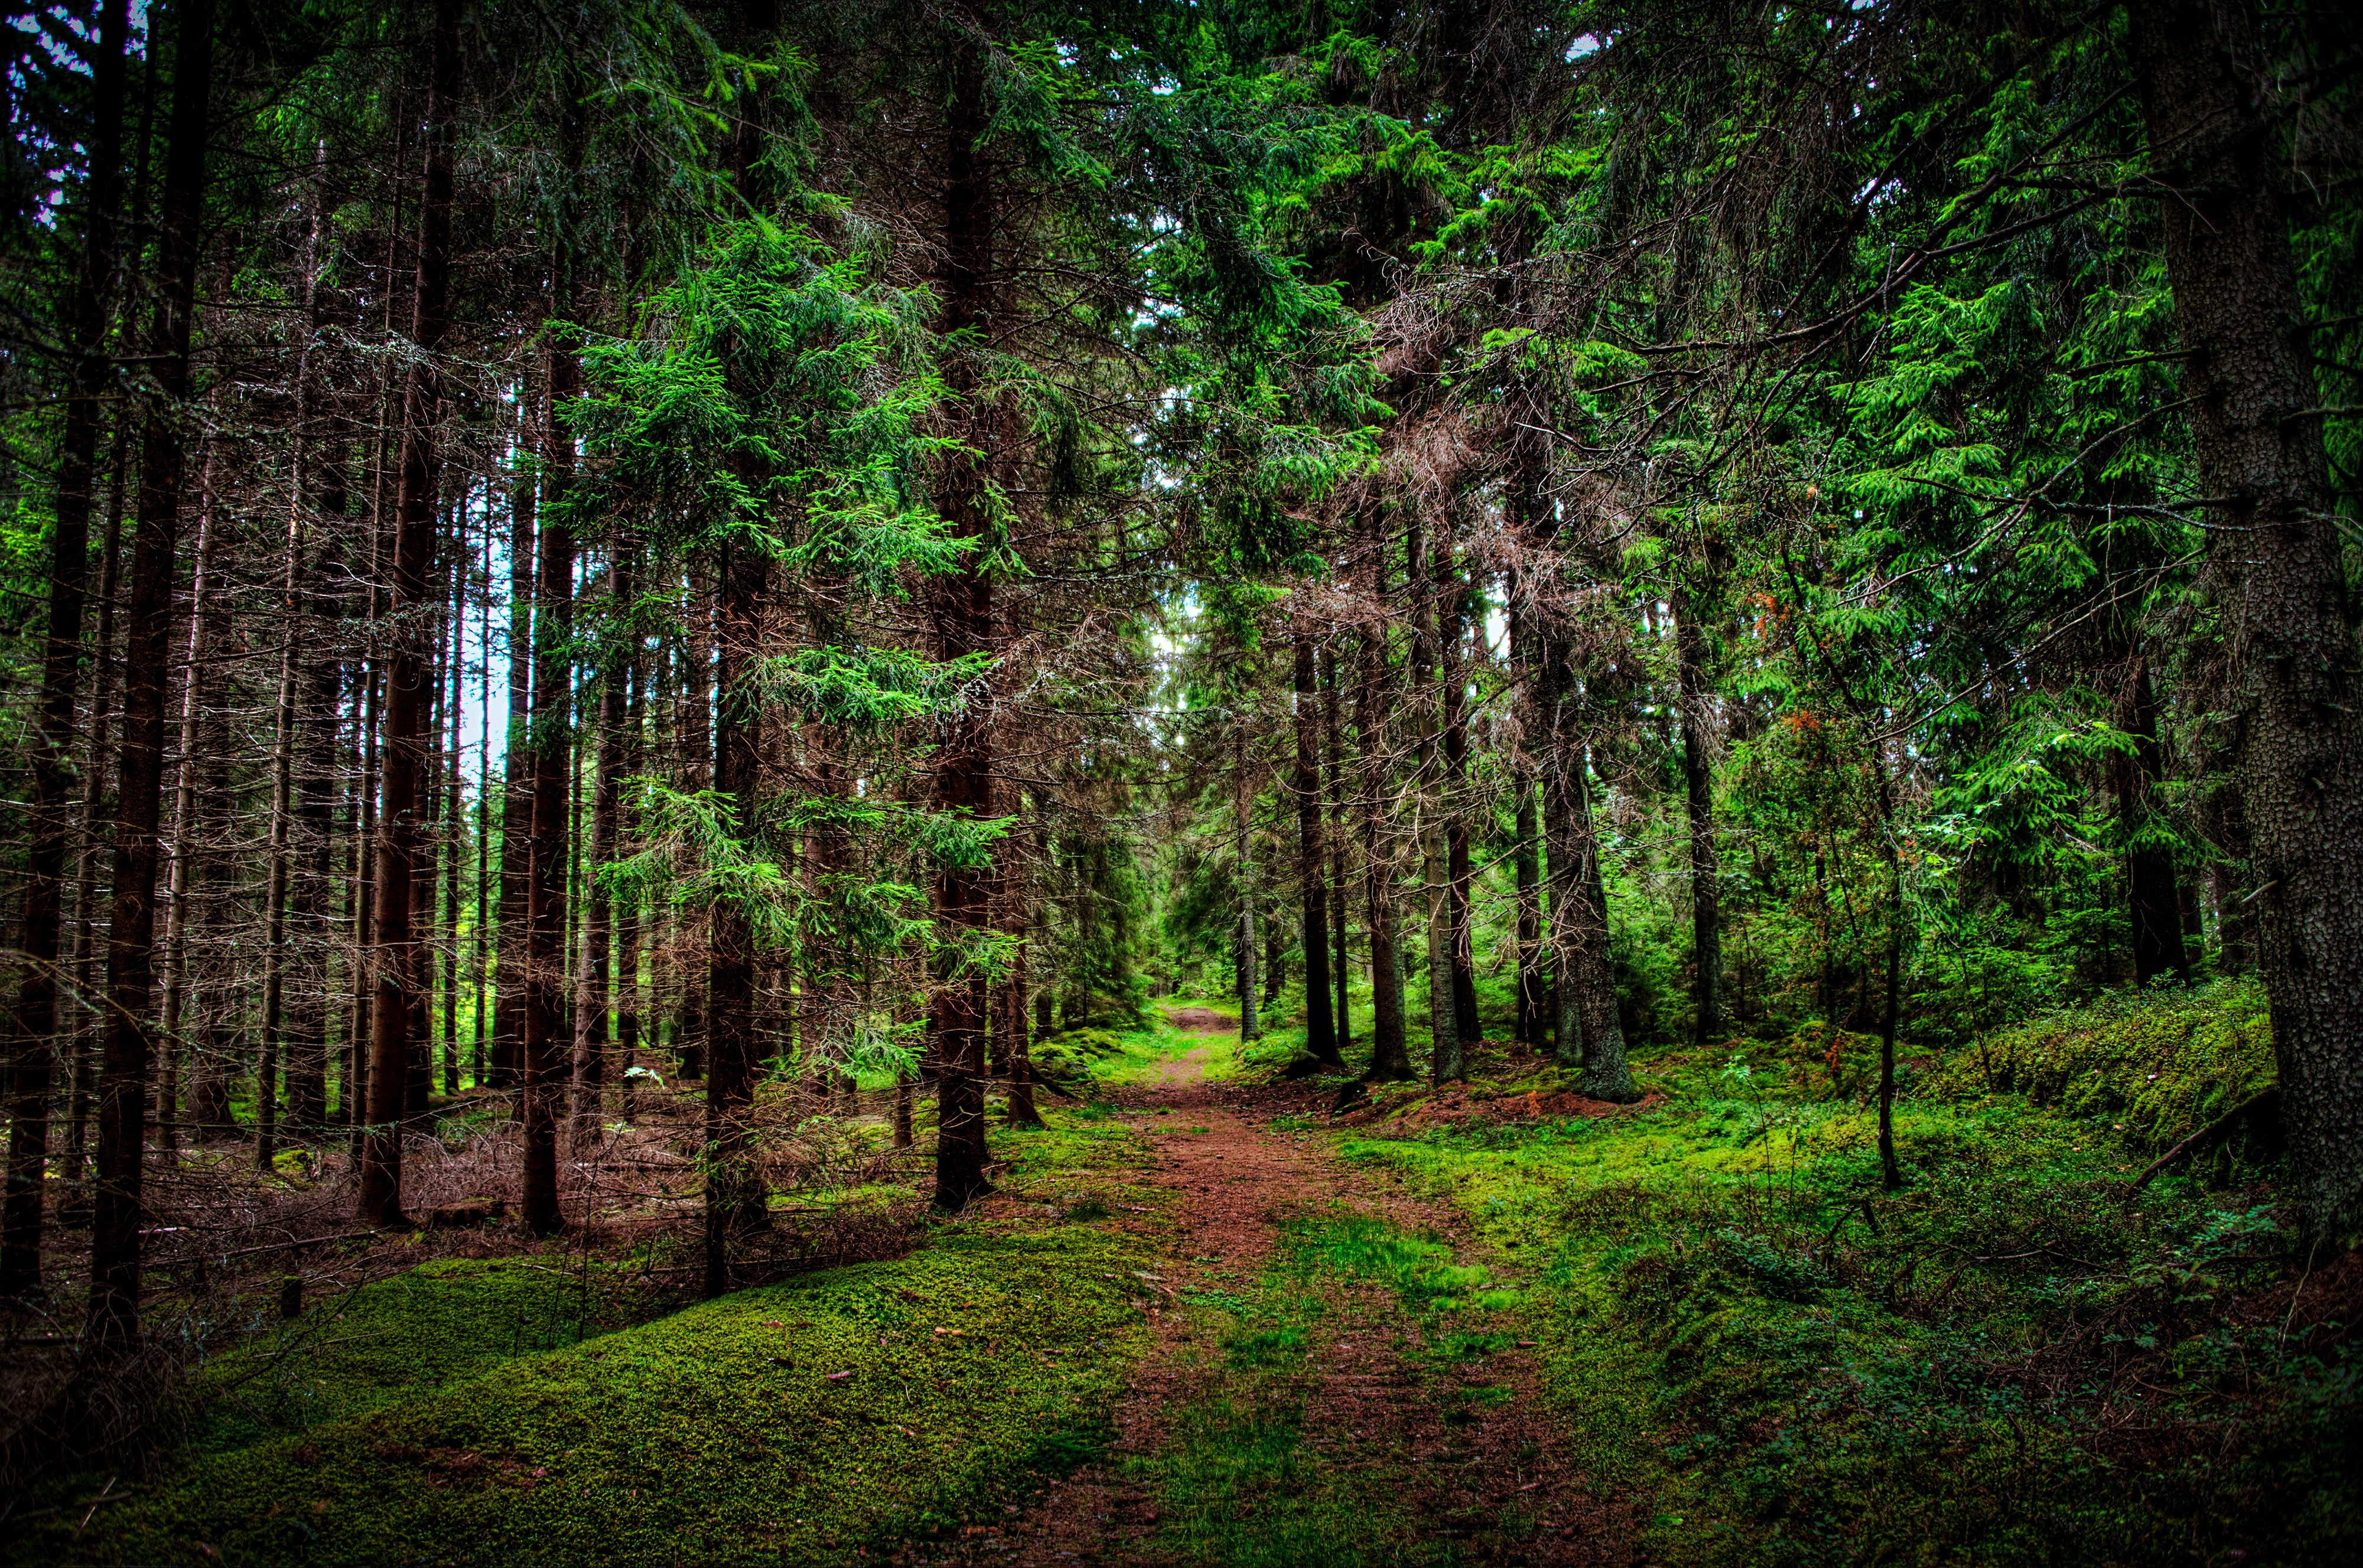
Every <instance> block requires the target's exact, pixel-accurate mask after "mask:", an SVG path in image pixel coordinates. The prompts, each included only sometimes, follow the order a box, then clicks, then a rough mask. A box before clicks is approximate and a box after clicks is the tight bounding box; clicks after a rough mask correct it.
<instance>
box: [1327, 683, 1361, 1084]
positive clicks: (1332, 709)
mask: <svg viewBox="0 0 2363 1568" xmlns="http://www.w3.org/2000/svg"><path fill="white" fill-rule="evenodd" d="M1321 662H1322V665H1323V667H1324V670H1323V680H1322V686H1323V692H1322V699H1321V724H1322V731H1323V734H1324V736H1325V738H1326V748H1325V755H1326V756H1327V758H1328V763H1327V767H1328V784H1329V826H1330V833H1329V864H1328V866H1327V867H1326V871H1327V875H1328V878H1329V900H1328V901H1329V907H1330V909H1331V910H1332V911H1335V912H1336V916H1337V918H1336V921H1335V922H1334V924H1335V928H1336V939H1335V945H1334V946H1333V948H1332V949H1331V952H1330V957H1331V959H1332V965H1331V967H1332V969H1333V970H1334V971H1335V983H1336V985H1337V1059H1338V1060H1339V1061H1340V1062H1341V1063H1342V1062H1343V1061H1344V1060H1345V1056H1346V1053H1347V1051H1348V1050H1349V1049H1350V1048H1352V1046H1353V1043H1354V1010H1353V1007H1352V992H1351V987H1352V984H1353V977H1354V972H1353V966H1352V964H1351V962H1350V948H1351V945H1352V944H1351V942H1350V941H1349V940H1348V939H1349V937H1350V936H1351V934H1352V933H1351V932H1350V931H1349V929H1348V927H1349V926H1350V925H1351V923H1352V921H1353V902H1354V900H1353V898H1352V896H1351V894H1350V893H1349V892H1348V881H1347V876H1346V845H1347V842H1348V840H1349V839H1350V838H1351V837H1352V833H1351V831H1350V829H1351V823H1350V820H1349V818H1348V813H1347V810H1346V789H1345V780H1346V761H1345V742H1344V738H1343V720H1342V716H1341V715H1340V713H1339V712H1338V710H1339V708H1341V707H1342V706H1343V705H1344V703H1343V700H1342V699H1341V697H1340V696H1339V690H1338V689H1339V686H1340V685H1341V680H1340V678H1339V676H1338V673H1337V652H1336V650H1335V649H1333V648H1325V649H1323V650H1322V654H1321Z"/></svg>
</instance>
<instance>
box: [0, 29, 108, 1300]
mask: <svg viewBox="0 0 2363 1568" xmlns="http://www.w3.org/2000/svg"><path fill="white" fill-rule="evenodd" d="M127 14H128V6H127V0H106V4H105V7H104V9H103V10H102V11H101V13H100V19H99V39H98V48H97V49H96V50H94V52H93V58H92V61H91V65H92V72H93V75H92V83H91V112H92V128H91V137H90V141H89V143H88V148H87V150H88V154H89V159H90V164H89V171H90V172H89V178H88V181H87V182H86V183H85V185H84V187H83V203H82V220H83V243H82V259H81V265H80V266H79V267H78V268H77V269H76V270H75V277H74V287H73V298H72V302H71V304H69V305H68V307H67V312H66V317H67V322H68V324H69V326H68V330H69V331H70V332H71V334H72V337H71V339H70V342H71V344H72V349H73V354H74V362H73V365H72V374H71V381H72V395H71V396H70V398H69V400H68V402H67V403H66V417H65V430H64V433H63V436H62V439H61V442H60V446H59V452H58V492H57V513H56V517H55V519H54V521H53V522H52V524H51V526H50V594H49V601H50V602H49V627H48V635H47V636H46V637H45V638H44V640H43V643H42V649H41V694H40V698H39V706H38V707H37V709H36V710H35V712H37V714H38V715H39V717H38V720H37V722H36V727H35V733H34V736H33V741H32V747H31V750H32V769H31V772H32V785H33V799H32V802H31V810H30V812H29V813H28V816H29V819H30V820H29V823H28V826H29V828H30V830H31V831H30V834H29V835H28V836H29V843H28V845H27V846H26V859H25V901H24V923H23V934H22V935H21V937H20V938H19V944H20V946H21V948H22V953H21V955H20V956H19V957H18V960H17V962H18V963H19V965H20V966H22V977H21V978H20V980H19V981H18V983H17V1016H16V1021H15V1022H16V1030H15V1035H16V1037H15V1039H14V1040H13V1041H12V1042H11V1045H12V1047H13V1049H12V1051H11V1057H12V1060H11V1063H10V1072H9V1106H8V1167H7V1187H6V1200H5V1203H0V1297H8V1296H18V1295H22V1294H24V1293H25V1292H27V1291H28V1290H30V1289H31V1288H32V1287H33V1286H35V1285H37V1284H39V1281H40V1274H41V1228H42V1219H43V1215H42V1204H43V1197H44V1192H43V1189H44V1187H45V1186H46V1184H47V1180H48V1165H49V1152H50V1060H51V1056H52V1054H53V1052H54V1049H55V1038H56V1035H57V1032H58V974H57V964H58V952H59V946H60V942H59V934H60V923H59V917H60V911H61V909H62V908H63V906H64V897H65V870H66V844H67V840H68V838H69V837H70V836H71V835H72V830H73V823H72V812H71V809H70V804H69V803H70V801H72V795H73V784H74V780H73V777H72V765H71V757H72V750H73V727H74V692H75V688H76V687H77V686H78V685H79V684H80V682H81V675H82V657H83V649H82V620H83V601H84V598H85V596H86V595H85V588H86V585H87V583H88V581H89V578H90V513H91V495H92V491H93V489H94V486H95V484H96V482H97V468H98V429H99V420H100V418H101V416H102V413H103V411H102V409H101V407H100V401H99V400H100V399H101V398H102V397H103V396H104V395H105V390H106V382H107V380H108V370H109V367H108V365H107V363H106V358H105V356H106V282H107V274H108V272H109V271H110V269H111V268H112V267H113V265H114V258H115V207H116V203H117V202H118V201H119V200H120V199H121V194H122V189H123V180H122V160H123V96H124V92H123V83H124V66H123V48H124V41H125V38H126V36H127V33H128V19H127ZM104 651H105V650H103V649H102V650H101V652H102V654H103V653H104Z"/></svg>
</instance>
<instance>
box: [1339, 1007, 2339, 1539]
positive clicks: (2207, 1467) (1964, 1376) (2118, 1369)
mask: <svg viewBox="0 0 2363 1568" xmlns="http://www.w3.org/2000/svg"><path fill="white" fill-rule="evenodd" d="M1829 1043H1830V1040H1829V1037H1827V1036H1821V1035H1817V1036H1816V1037H1815V1038H1814V1041H1813V1042H1811V1043H1810V1045H1808V1046H1801V1045H1800V1044H1799V1043H1797V1042H1796V1041H1795V1040H1792V1041H1785V1042H1781V1043H1777V1044H1763V1045H1755V1046H1750V1047H1747V1048H1746V1049H1745V1050H1744V1051H1743V1052H1742V1053H1741V1054H1740V1055H1739V1056H1738V1057H1737V1058H1736V1059H1735V1058H1734V1056H1733V1054H1732V1053H1731V1051H1730V1050H1728V1049H1725V1050H1724V1051H1721V1052H1717V1053H1703V1052H1676V1053H1668V1054H1663V1055H1658V1056H1657V1057H1655V1058H1654V1059H1652V1060H1651V1061H1649V1062H1648V1063H1647V1072H1648V1073H1649V1075H1650V1076H1651V1077H1654V1078H1655V1079H1656V1080H1657V1081H1659V1083H1661V1084H1662V1085H1664V1086H1665V1087H1667V1088H1669V1089H1670V1090H1671V1092H1672V1094H1673V1096H1674V1098H1673V1099H1671V1100H1670V1101H1669V1102H1668V1103H1666V1104H1664V1105H1661V1106H1659V1107H1656V1108H1654V1109H1652V1110H1647V1111H1644V1112H1640V1113H1637V1114H1634V1113H1627V1114H1625V1115H1620V1116H1614V1117H1607V1118H1603V1119H1601V1120H1598V1121H1563V1122H1548V1121H1546V1122H1542V1123H1536V1122H1531V1121H1528V1122H1520V1123H1514V1124H1512V1125H1508V1126H1497V1127H1490V1128H1476V1129H1471V1130H1468V1131H1464V1132H1443V1131H1434V1132H1426V1133H1425V1134H1423V1135H1421V1136H1419V1137H1417V1138H1400V1137H1399V1138H1392V1139H1390V1138H1377V1137H1369V1136H1360V1137H1356V1138H1352V1139H1349V1140H1347V1141H1345V1142H1344V1143H1343V1144H1342V1151H1343V1153H1344V1154H1346V1155H1347V1156H1348V1157H1349V1158H1351V1159H1355V1160H1359V1161H1363V1162H1369V1163H1375V1164H1383V1165H1388V1166H1390V1167H1392V1169H1394V1170H1396V1171H1398V1172H1401V1173H1403V1175H1405V1176H1408V1177H1410V1178H1411V1179H1412V1180H1413V1181H1414V1183H1415V1184H1416V1185H1419V1186H1421V1187H1426V1188H1427V1189H1428V1190H1430V1191H1433V1192H1436V1193H1438V1194H1440V1195H1448V1196H1449V1197H1450V1198H1453V1199H1454V1200H1455V1201H1456V1202H1458V1203H1459V1205H1460V1206H1461V1207H1462V1209H1464V1211H1465V1212H1467V1213H1468V1214H1469V1215H1470V1217H1471V1218H1472V1220H1475V1221H1476V1223H1477V1224H1478V1226H1479V1228H1480V1229H1481V1232H1482V1233H1483V1234H1484V1235H1485V1236H1486V1238H1487V1239H1488V1240H1490V1241H1492V1242H1494V1243H1495V1244H1496V1245H1497V1246H1500V1247H1501V1248H1503V1250H1504V1252H1505V1253H1506V1254H1507V1255H1508V1256H1510V1257H1512V1258H1514V1259H1517V1260H1519V1261H1520V1262H1522V1263H1524V1264H1527V1265H1528V1266H1530V1267H1533V1268H1534V1269H1536V1270H1537V1273H1538V1275H1540V1278H1539V1279H1538V1281H1537V1286H1535V1288H1534V1289H1533V1290H1532V1291H1531V1292H1530V1293H1529V1297H1528V1298H1529V1304H1530V1307H1531V1309H1532V1313H1531V1317H1530V1319H1529V1321H1531V1322H1533V1323H1534V1324H1535V1325H1536V1327H1535V1329H1534V1331H1533V1332H1534V1334H1535V1337H1536V1338H1537V1339H1538V1340H1540V1341H1541V1342H1542V1349H1543V1353H1544V1357H1545V1387H1546V1391H1547V1393H1548V1396H1549V1397H1550V1398H1551V1399H1552V1400H1553V1401H1554V1402H1555V1403H1557V1404H1559V1405H1560V1406H1561V1407H1563V1408H1565V1409H1566V1411H1567V1414H1568V1428H1569V1430H1570V1435H1571V1441H1572V1443H1573V1445H1574V1451H1575V1453H1574V1457H1575V1459H1576V1461H1577V1463H1580V1464H1581V1465H1582V1466H1583V1467H1584V1468H1585V1469H1586V1470H1587V1471H1588V1472H1589V1473H1590V1474H1592V1476H1593V1477H1594V1480H1595V1482H1596V1484H1598V1485H1601V1486H1603V1489H1606V1490H1609V1491H1612V1492H1623V1493H1627V1494H1630V1495H1632V1496H1636V1497H1637V1498H1638V1499H1641V1500H1642V1503H1643V1507H1641V1509H1640V1512H1639V1524H1640V1535H1641V1540H1640V1542H1639V1544H1640V1546H1641V1548H1642V1550H1643V1551H1644V1552H1645V1553H1646V1554H1647V1555H1648V1556H1649V1557H1650V1558H1651V1559H1652V1560H1656V1561H1663V1562H1670V1563H1715V1564H1721V1563H1732V1564H1738V1563H1750V1564H1753V1563H1759V1562H1763V1563H1792V1562H1793V1563H1807V1562H1858V1561H1912V1562H1920V1561H1926V1562H1954V1561H1958V1562H1990V1563H2026V1564H2036V1563H2047V1564H2048V1563H2094V1564H2100V1563H2117V1562H2151V1561H2168V1560H2183V1559H2185V1558H2188V1559H2191V1560H2205V1559H2207V1558H2208V1557H2209V1555H2210V1553H2221V1552H2224V1551H2230V1550H2233V1549H2235V1548H2237V1549H2239V1550H2241V1551H2246V1552H2247V1556H2248V1558H2249V1560H2250V1561H2272V1562H2336V1561H2345V1560H2349V1559H2350V1558H2351V1557H2352V1556H2353V1555H2354V1554H2356V1553H2357V1551H2363V1489H2358V1485H2357V1479H2356V1474H2357V1471H2356V1465H2355V1463H2354V1460H2355V1457H2356V1456H2357V1453H2358V1452H2359V1451H2363V1442H2358V1439H2363V1418H2358V1413H2357V1399H2356V1388H2357V1383H2358V1381H2363V1380H2358V1379H2357V1368H2358V1363H2357V1357H2356V1356H2355V1354H2354V1353H2353V1352H2352V1351H2351V1350H2350V1349H2349V1348H2348V1347H2347V1346H2346V1345H2345V1344H2344V1343H2343V1342H2342V1340H2341V1334H2340V1331H2338V1330H2337V1329H2336V1328H2335V1326H2334V1327H2333V1328H2330V1329H2327V1330H2324V1331H2320V1332H2317V1333H2315V1334H2314V1335H2313V1337H2312V1339H2311V1340H2310V1342H2309V1343H2308V1344H2307V1345H2305V1346H2304V1347H2299V1346H2297V1345H2295V1344H2294V1343H2293V1342H2292V1343H2291V1344H2286V1345H2285V1344H2283V1343H2282V1342H2280V1338H2279V1334H2280V1329H2281V1327H2282V1321H2283V1319H2284V1318H2285V1316H2286V1307H2287V1305H2288V1301H2289V1290H2290V1279H2289V1278H2288V1276H2287V1275H2286V1273H2285V1271H2284V1269H2283V1252H2284V1248H2285V1246H2286V1238H2285V1237H2282V1236H2281V1235H2280V1234H2279V1232H2278V1231H2277V1230H2276V1228H2275V1224H2274V1220H2273V1215H2272V1210H2271V1209H2270V1208H2269V1205H2266V1204H2263V1203H2260V1202H2258V1200H2257V1199H2256V1198H2253V1197H2248V1198H2241V1199H2239V1200H2236V1201H2227V1200H2225V1199H2224V1198H2219V1197H2216V1196H2214V1195H2213V1193H2211V1192H2210V1191H2209V1189H2208V1188H2207V1187H2204V1186H2203V1185H2202V1183H2200V1182H2199V1181H2197V1180H2195V1179H2192V1178H2189V1177H2185V1176H2169V1177H2167V1178H2164V1179H2162V1180H2160V1181H2159V1182H2158V1184H2157V1185H2156V1186H2155V1187H2151V1188H2150V1189H2149V1190H2148V1191H2147V1192H2146V1193H2145V1194H2144V1195H2143V1197H2142V1198H2141V1200H2140V1201H2139V1202H2138V1203H2137V1204H2136V1205H2128V1204H2127V1202H2126V1201H2125V1188H2124V1178H2125V1177H2126V1176H2129V1175H2130V1174H2131V1173H2132V1172H2133V1171H2134V1170H2136V1169H2137V1168H2138V1165H2139V1162H2140V1161H2141V1160H2142V1159H2143V1158H2144V1151H2145V1150H2146V1148H2147V1146H2149V1145H2151V1144H2152V1143H2156V1142H2163V1141H2166V1140H2168V1139H2170V1138H2172V1137H2175V1136H2178V1135H2180V1132H2181V1131H2187V1130H2188V1129H2189V1128H2190V1127H2191V1126H2193V1125H2197V1124H2200V1123H2201V1122H2203V1121H2204V1120H2205V1119H2206V1117H2207V1116H2209V1115H2211V1114H2213V1110H2216V1109H2220V1108H2221V1107H2222V1106H2223V1105H2226V1104H2230V1103H2236V1102H2237V1100H2238V1099H2240V1098H2241V1097H2242V1096H2243V1095H2245V1094H2246V1093H2247V1092H2250V1091H2251V1090H2252V1089H2253V1088H2255V1087H2257V1085H2258V1084H2259V1083H2260V1082H2262V1081H2269V1055H2268V1054H2267V1051H2266V1036H2265V1034H2264V1032H2263V1031H2262V1025H2261V1011H2260V1004H2258V1002H2257V1001H2256V999H2255V993H2254V990H2253V988H2247V987H2242V986H2232V985H2225V986H2220V987H2214V988H2204V989H2196V990H2191V991H2169V992H2163V993H2154V994H2152V995H2150V996H2148V997H2146V998H2140V999H2112V1000H2110V1001H2108V1002H2106V1003H2104V1004H2102V1006H2100V1007H2097V1008H2095V1009H2091V1010H2087V1011H2085V1012H2083V1013H2080V1014H2072V1015H2063V1016H2062V1017H2059V1018H2056V1019H2050V1020H2046V1021H2043V1022H2041V1023H2039V1024H2036V1025H2030V1026H2028V1027H2027V1028H2025V1029H2023V1030H2020V1031H2015V1032H2013V1033H2012V1034H2011V1035H2008V1036H2004V1037H2001V1038H1999V1039H1997V1040H1993V1041H1989V1042H1987V1043H1986V1044H1985V1049H1984V1052H1983V1054H1982V1055H1980V1051H1979V1050H1978V1048H1977V1047H1975V1046H1970V1047H1965V1048H1963V1049H1962V1050H1961V1051H1959V1052H1958V1053H1956V1054H1955V1055H1954V1056H1953V1057H1952V1058H1951V1059H1949V1060H1948V1061H1946V1062H1944V1063H1941V1064H1938V1065H1936V1067H1935V1068H1934V1069H1933V1070H1931V1071H1929V1072H1928V1073H1926V1074H1925V1076H1924V1077H1919V1078H1918V1079H1917V1080H1916V1082H1915V1083H1914V1088H1913V1092H1912V1094H1911V1097H1910V1098H1908V1099H1906V1100H1904V1101H1903V1103H1902V1104H1901V1105H1900V1106H1899V1108H1898V1111H1897V1118H1896V1121H1897V1130H1898V1142H1899V1144H1900V1145H1901V1148H1902V1152H1903V1162H1904V1165H1905V1174H1906V1176H1907V1181H1906V1185H1905V1187H1904V1188H1903V1190H1902V1191H1901V1192H1900V1193H1895V1194H1888V1193H1885V1192H1883V1191H1882V1190H1881V1187H1880V1183H1879V1181H1878V1166H1877V1162H1876V1155H1875V1152H1874V1149H1873V1139H1874V1136H1875V1121H1874V1119H1873V1117H1872V1115H1871V1113H1870V1110H1869V1107H1867V1106H1865V1105H1862V1104H1861V1103H1860V1102H1859V1101H1857V1100H1853V1099H1844V1098H1832V1081H1831V1080H1832V1075H1831V1073H1830V1072H1829V1070H1828V1067H1827V1063H1826V1052H1827V1048H1828V1045H1829ZM1837 1043H1838V1045H1839V1054H1840V1059H1841V1060H1840V1066H1841V1069H1842V1071H1841V1073H1840V1074H1839V1075H1838V1079H1839V1082H1840V1083H1841V1084H1848V1085H1850V1083H1851V1082H1858V1081H1860V1079H1859V1075H1857V1076H1856V1077H1855V1079H1853V1080H1849V1078H1848V1077H1847V1074H1846V1073H1845V1071H1843V1069H1845V1068H1846V1067H1847V1066H1848V1064H1847V1060H1846V1056H1847V1051H1848V1050H1849V1049H1850V1048H1858V1046H1859V1042H1847V1041H1845V1040H1839V1041H1838V1042H1837ZM1816 1052H1817V1053H1818V1054H1819V1055H1821V1057H1822V1059H1820V1060H1809V1059H1808V1056H1809V1055H1814V1054H1815V1053H1816ZM1718 1058H1720V1059H1719V1060H1718ZM1990 1069H1991V1072H1992V1075H1993V1076H1991V1077H1989V1076H1988V1073H1989V1070H1990ZM2153 1075H2155V1076H2153ZM1997 1085H1999V1086H2000V1088H1996V1086H1997ZM2014 1085H2016V1086H2020V1087H2019V1088H2012V1087H2011V1086H2014ZM1841 1092H1844V1091H1843V1090H1842V1091H1841ZM2096 1118H2105V1119H2106V1120H2105V1121H2103V1122H2102V1124H2101V1125H2095V1119H2096ZM1384 1266H1385V1265H1384V1264H1381V1263H1373V1264H1370V1265H1368V1272H1373V1273H1377V1272H1381V1271H1382V1269H1383V1267H1384ZM2275 1298H2278V1300H2279V1301H2280V1309H2279V1310H2274V1311H2261V1310H2256V1309H2252V1308H2251V1307H2248V1306H2243V1305H2241V1304H2242V1303H2255V1302H2258V1301H2270V1300H2273V1299H2275Z"/></svg>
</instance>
